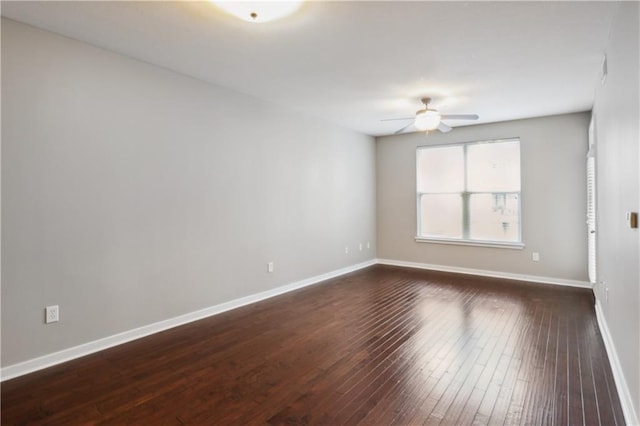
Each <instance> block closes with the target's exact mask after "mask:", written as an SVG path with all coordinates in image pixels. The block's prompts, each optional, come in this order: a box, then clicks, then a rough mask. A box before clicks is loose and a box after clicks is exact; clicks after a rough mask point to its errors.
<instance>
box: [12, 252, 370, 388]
mask: <svg viewBox="0 0 640 426" xmlns="http://www.w3.org/2000/svg"><path fill="white" fill-rule="evenodd" d="M375 263H376V261H375V260H369V261H366V262H362V263H358V264H356V265H351V266H347V267H345V268H341V269H336V270H334V271H331V272H327V273H325V274H320V275H316V276H314V277H310V278H307V279H304V280H301V281H296V282H293V283H291V284H287V285H284V286H281V287H277V288H274V289H271V290H267V291H263V292H260V293H256V294H252V295H249V296H246V297H241V298H239V299H234V300H231V301H229V302H225V303H221V304H219V305H215V306H211V307H208V308H205V309H201V310H199V311H195V312H189V313H188V314H184V315H180V316H177V317H174V318H170V319H167V320H163V321H159V322H156V323H153V324H149V325H145V326H143V327H139V328H136V329H133V330H128V331H125V332H122V333H118V334H114V335H112V336H108V337H105V338H102V339H98V340H94V341H92V342H88V343H83V344H81V345H78V346H74V347H71V348H68V349H63V350H61V351H59V352H54V353H51V354H47V355H44V356H41V357H38V358H33V359H30V360H28V361H24V362H21V363H18V364H13V365H9V366H7V367H3V368H2V369H1V370H0V381H5V380H9V379H13V378H14V377H18V376H22V375H24V374H27V373H31V372H34V371H37V370H42V369H43V368H47V367H51V366H53V365H56V364H60V363H63V362H66V361H70V360H72V359H75V358H80V357H82V356H85V355H89V354H92V353H94V352H98V351H101V350H104V349H107V348H110V347H113V346H117V345H120V344H122V343H126V342H130V341H132V340H135V339H139V338H141V337H145V336H148V335H150V334H154V333H158V332H160V331H164V330H167V329H170V328H173V327H177V326H179V325H183V324H187V323H190V322H193V321H197V320H200V319H203V318H206V317H210V316H212V315H216V314H220V313H222V312H225V311H229V310H231V309H235V308H239V307H241V306H245V305H249V304H252V303H256V302H259V301H261V300H265V299H269V298H271V297H274V296H278V295H280V294H284V293H288V292H290V291H293V290H297V289H299V288H303V287H307V286H310V285H313V284H317V283H319V282H321V281H325V280H328V279H330V278H335V277H338V276H340V275H344V274H348V273H350V272H354V271H357V270H359V269H362V268H366V267H368V266H371V265H374V264H375Z"/></svg>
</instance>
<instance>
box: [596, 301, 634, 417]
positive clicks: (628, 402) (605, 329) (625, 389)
mask: <svg viewBox="0 0 640 426" xmlns="http://www.w3.org/2000/svg"><path fill="white" fill-rule="evenodd" d="M596 318H597V320H598V327H600V334H602V340H603V341H604V347H605V349H606V350H607V355H608V356H609V364H611V370H612V371H613V380H614V381H615V382H616V389H617V391H618V396H619V397H620V405H622V413H623V414H624V419H625V421H626V424H627V425H636V426H637V425H640V421H639V419H638V415H637V414H636V411H635V409H634V408H633V399H632V398H631V392H629V386H628V385H627V381H626V380H625V378H624V373H623V372H622V366H621V365H620V358H618V352H617V351H616V346H615V345H614V344H613V338H612V337H611V332H610V331H609V326H608V325H607V319H606V318H605V316H604V312H603V311H602V305H600V300H598V299H596Z"/></svg>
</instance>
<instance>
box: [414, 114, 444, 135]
mask: <svg viewBox="0 0 640 426" xmlns="http://www.w3.org/2000/svg"><path fill="white" fill-rule="evenodd" d="M413 124H414V126H416V129H418V130H420V131H424V130H427V131H429V130H435V129H437V128H438V126H439V125H440V113H439V112H438V111H436V110H434V109H423V110H420V111H418V112H417V113H416V119H415V121H414V123H413Z"/></svg>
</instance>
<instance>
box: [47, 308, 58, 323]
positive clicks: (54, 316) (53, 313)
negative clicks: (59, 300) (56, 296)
mask: <svg viewBox="0 0 640 426" xmlns="http://www.w3.org/2000/svg"><path fill="white" fill-rule="evenodd" d="M58 321H60V307H59V306H58V305H54V306H47V307H46V308H45V317H44V322H45V324H49V323H52V322H58Z"/></svg>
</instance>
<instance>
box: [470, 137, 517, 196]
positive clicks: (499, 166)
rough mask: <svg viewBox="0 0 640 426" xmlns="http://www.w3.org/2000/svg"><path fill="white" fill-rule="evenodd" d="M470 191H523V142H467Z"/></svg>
mask: <svg viewBox="0 0 640 426" xmlns="http://www.w3.org/2000/svg"><path fill="white" fill-rule="evenodd" d="M467 184H468V186H467V191H469V192H509V191H520V142H519V141H508V142H496V143H480V144H475V145H469V146H467Z"/></svg>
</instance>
